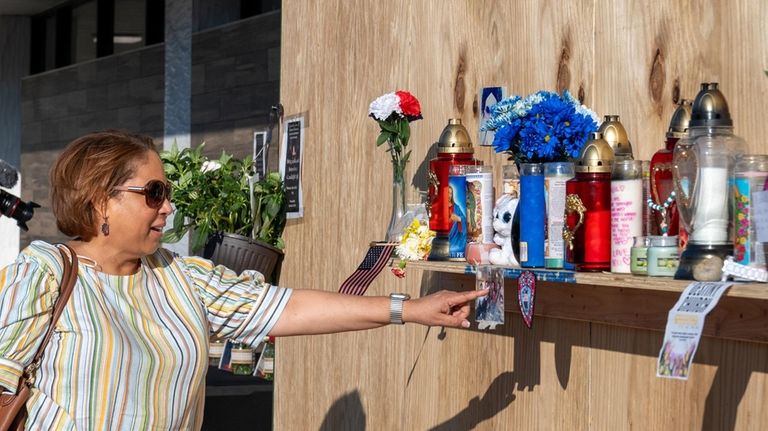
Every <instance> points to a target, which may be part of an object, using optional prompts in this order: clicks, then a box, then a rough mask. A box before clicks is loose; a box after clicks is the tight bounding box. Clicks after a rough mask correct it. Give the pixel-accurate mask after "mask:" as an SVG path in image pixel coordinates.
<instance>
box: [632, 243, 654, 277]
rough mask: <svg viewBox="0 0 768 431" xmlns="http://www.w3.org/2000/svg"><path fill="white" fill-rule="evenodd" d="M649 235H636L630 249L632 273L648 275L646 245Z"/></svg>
mask: <svg viewBox="0 0 768 431" xmlns="http://www.w3.org/2000/svg"><path fill="white" fill-rule="evenodd" d="M650 245H651V237H649V236H636V237H635V238H634V243H633V244H632V249H631V250H630V272H631V273H632V274H634V275H648V247H649V246H650Z"/></svg>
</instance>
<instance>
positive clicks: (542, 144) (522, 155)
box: [482, 90, 598, 164]
mask: <svg viewBox="0 0 768 431" xmlns="http://www.w3.org/2000/svg"><path fill="white" fill-rule="evenodd" d="M597 127H598V123H597V115H596V114H595V113H594V112H593V111H591V110H590V109H589V108H587V107H585V106H584V105H582V104H581V103H580V102H579V101H578V100H577V99H576V98H574V97H573V96H572V95H571V93H570V92H568V90H565V91H564V92H563V94H562V95H560V94H557V93H553V92H549V91H539V92H536V93H533V94H531V95H529V96H527V97H526V98H522V97H520V96H511V97H508V98H506V99H504V100H502V101H500V102H499V103H497V104H496V105H494V106H493V108H492V110H491V118H490V119H489V120H488V122H487V123H486V125H485V126H484V127H483V128H482V130H491V131H494V132H496V135H495V137H494V139H493V148H494V150H496V152H497V153H502V152H504V153H508V154H509V155H510V160H514V161H515V162H516V163H518V164H520V163H545V162H557V161H572V160H574V159H577V158H578V157H579V154H580V153H581V150H582V148H583V147H584V144H585V143H586V142H587V140H588V139H589V134H590V133H592V132H595V131H597Z"/></svg>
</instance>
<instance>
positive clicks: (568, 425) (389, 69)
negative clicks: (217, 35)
mask: <svg viewBox="0 0 768 431" xmlns="http://www.w3.org/2000/svg"><path fill="white" fill-rule="evenodd" d="M766 35H768V4H767V3H766V2H764V1H760V0H738V1H733V2H719V1H716V0H708V1H701V2H700V1H693V0H677V1H671V2H663V1H660V0H639V1H634V0H618V1H609V0H592V1H589V0H578V1H575V2H559V1H553V0H546V1H534V0H521V1H515V2H509V1H503V0H497V1H483V2H476V1H470V0H453V1H439V0H411V1H406V0H388V1H386V2H382V1H374V0H357V1H354V2H350V1H343V0H283V2H282V40H281V90H280V98H281V101H282V103H283V104H284V106H285V109H286V114H287V115H292V114H297V113H305V114H306V117H307V120H308V127H307V129H306V130H305V132H306V134H305V136H306V147H305V154H304V167H303V185H304V204H305V217H304V218H303V219H300V220H297V221H291V222H290V223H289V225H288V227H287V229H286V233H285V237H286V243H287V249H286V252H287V253H286V258H285V262H284V272H283V275H282V281H283V283H284V284H285V285H287V286H292V287H299V288H319V289H325V290H337V289H338V285H339V284H340V283H341V282H342V281H343V280H344V278H345V277H346V276H347V275H348V274H350V273H351V272H353V271H354V269H355V268H356V266H357V265H358V263H359V262H360V259H362V257H363V255H364V253H365V250H366V249H367V246H368V243H369V242H370V241H372V240H377V239H381V238H382V237H383V236H384V231H385V228H386V225H387V222H388V219H389V211H390V202H391V195H390V194H391V192H390V190H391V189H390V184H391V167H390V162H389V158H388V155H387V154H386V153H385V152H384V150H383V148H375V145H374V142H375V140H376V136H377V134H378V128H377V127H376V124H375V123H374V122H373V121H372V120H371V119H370V118H368V117H367V108H368V104H369V103H370V102H371V101H372V100H373V99H374V98H375V97H377V96H379V95H381V94H383V93H386V92H389V91H393V90H396V89H405V90H409V91H411V92H412V93H413V94H415V95H416V96H417V97H418V98H419V100H420V101H421V103H422V110H423V113H424V119H423V120H421V121H418V122H415V123H412V125H411V126H412V137H411V144H410V147H409V148H411V149H412V150H413V154H412V156H411V163H410V165H409V166H408V169H407V172H406V175H407V178H409V179H410V181H409V183H410V184H411V187H409V189H408V192H407V195H408V199H409V200H410V201H417V199H418V196H419V195H418V190H419V189H421V190H424V189H425V183H426V181H425V175H426V167H425V166H426V163H427V162H428V160H429V159H430V158H432V157H434V155H435V149H434V143H435V141H436V140H437V138H438V137H439V135H440V132H441V131H442V129H443V127H444V126H445V124H446V123H447V120H448V119H449V118H461V119H462V120H463V122H464V124H465V125H466V126H467V129H468V130H469V132H470V136H472V137H473V138H475V137H476V136H477V133H478V112H477V106H476V93H477V92H478V90H479V87H481V86H485V85H504V86H506V87H507V90H508V92H509V93H510V94H528V93H530V92H533V91H536V90H539V89H548V90H560V89H563V88H566V87H567V88H570V89H571V90H572V91H573V92H574V94H577V95H579V96H580V97H582V98H583V99H584V102H585V103H586V104H587V105H588V106H590V107H591V108H592V109H594V110H595V111H596V112H597V113H598V114H599V115H600V116H602V115H605V114H618V115H620V116H621V121H622V123H623V124H624V125H625V127H626V129H627V131H628V133H629V136H630V140H631V141H632V144H633V146H634V148H635V155H636V157H637V158H643V159H648V158H650V156H651V155H652V154H653V152H655V151H656V150H657V149H659V148H661V146H662V143H663V141H664V133H665V132H666V129H667V127H668V122H669V118H670V116H671V114H672V111H673V109H674V105H673V101H674V100H675V99H678V98H680V97H686V98H692V97H693V96H695V94H696V92H697V91H698V88H699V84H700V83H701V82H703V81H718V82H720V84H721V89H722V91H723V92H724V94H725V96H726V97H727V99H728V102H729V105H730V109H731V113H732V115H733V118H734V121H735V127H736V133H737V134H739V135H741V136H742V137H744V138H745V139H746V140H747V143H748V145H749V148H750V150H751V151H753V152H757V153H768V144H766V141H765V139H764V136H766V135H768V122H766V121H765V112H768V97H767V96H768V78H766V77H765V76H764V74H763V72H762V70H763V69H765V68H766V67H767V65H768V49H766V48H768V39H766ZM475 139H476V138H475ZM476 157H477V158H479V159H481V160H483V161H484V162H485V163H486V164H489V165H492V166H493V167H494V175H495V180H496V181H497V184H500V182H498V181H500V179H501V166H502V165H503V164H504V163H505V157H504V156H503V155H498V154H494V153H493V151H492V149H490V148H477V149H476ZM603 281H604V280H603ZM598 282H602V281H600V280H598ZM467 283H468V282H467V277H465V276H462V275H450V274H449V275H440V274H435V273H432V272H430V271H425V270H422V269H419V268H412V269H410V270H409V275H408V277H407V278H406V280H405V281H401V280H397V279H395V278H394V277H392V276H390V275H389V274H386V273H382V275H381V276H380V277H379V279H377V280H376V282H374V284H373V285H372V286H371V288H370V289H369V294H379V295H384V294H388V293H389V292H392V291H405V292H409V293H411V294H412V295H419V294H423V293H425V292H427V291H431V290H437V289H439V288H443V287H449V288H455V289H468V288H470V286H469V285H468V284H467ZM617 283H619V282H617ZM598 284H599V283H598ZM598 284H591V286H593V288H594V287H595V286H598ZM677 288H679V287H675V288H673V289H671V290H675V289H677ZM648 290H649V291H650V295H651V297H653V296H654V295H656V293H653V292H655V288H654V289H648ZM605 291H606V292H610V290H605ZM669 295H671V296H670V298H669V299H667V301H672V298H673V297H674V294H673V293H670V294H669ZM603 299H605V298H603ZM649 301H652V300H650V299H649ZM662 305H663V304H662ZM656 306H657V307H659V308H664V307H662V306H661V305H659V303H656ZM713 316H714V315H713ZM588 317H589V316H586V318H588ZM507 318H508V319H510V322H511V323H510V324H509V325H507V326H505V327H504V328H503V329H500V330H499V331H497V332H495V333H477V332H475V331H459V330H449V331H446V333H445V334H444V336H442V335H441V336H439V335H438V334H439V332H440V331H439V329H438V328H432V329H430V330H429V332H428V333H427V329H426V328H423V327H416V326H411V325H406V326H405V327H401V328H394V327H393V328H384V329H379V330H375V331H367V332H360V333H351V334H339V335H332V336H322V337H296V338H286V339H281V340H279V341H278V344H277V355H278V359H277V369H276V386H275V388H276V392H275V421H274V424H275V429H280V430H283V429H285V430H292V429H328V430H330V429H334V430H336V429H342V430H344V429H349V430H358V429H368V430H379V429H382V430H411V429H430V428H435V427H436V428H437V429H444V430H448V429H457V430H458V429H467V428H469V427H471V426H475V429H480V430H483V429H516V428H518V427H520V426H529V427H530V429H569V430H571V429H573V430H584V429H596V430H597V429H643V430H645V429H654V430H657V429H658V430H663V429H673V428H674V429H748V430H749V429H761V428H762V427H761V426H760V424H765V423H768V420H766V419H765V416H764V415H765V413H764V409H763V408H762V406H760V405H759V404H760V401H761V400H763V399H764V398H762V397H763V396H764V395H765V394H764V391H765V389H764V388H765V387H766V385H765V383H766V382H765V375H766V365H765V364H766V355H767V354H766V350H765V347H764V346H765V345H764V344H760V343H744V342H738V341H730V340H720V339H714V338H709V337H706V338H705V342H703V343H702V345H701V350H700V352H699V354H698V355H697V362H696V365H695V367H694V371H693V373H694V374H693V375H692V381H690V382H688V383H680V382H669V381H666V380H658V379H656V378H655V376H654V374H653V368H652V364H653V361H654V356H655V354H656V353H657V352H658V350H657V349H658V348H659V347H660V344H661V341H660V340H661V333H660V332H658V331H648V330H645V329H633V328H627V327H622V326H615V325H613V324H611V325H606V324H598V323H589V322H586V321H580V320H570V319H568V318H562V316H561V317H547V316H546V315H541V316H538V317H537V318H536V321H535V323H534V325H535V326H534V329H533V330H531V331H529V330H527V329H525V328H524V327H523V326H522V325H520V322H519V316H518V315H517V314H514V313H510V314H507ZM652 319H657V320H658V319H662V320H663V319H664V317H663V316H662V317H660V318H659V317H658V316H652ZM654 325H656V323H654ZM441 337H442V339H441ZM654 351H655V352H654ZM744 363H746V364H747V366H746V369H747V370H749V371H744V369H743V367H742V365H743V364H744ZM409 377H410V383H409ZM729 379H735V380H734V381H735V382H736V385H734V386H733V387H729V386H728V382H729V381H730V380H729ZM512 396H513V397H514V398H512ZM510 400H511V401H510ZM673 412H681V413H680V416H679V418H677V419H676V418H673V416H672V415H673ZM709 424H712V425H709Z"/></svg>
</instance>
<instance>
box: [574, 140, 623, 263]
mask: <svg viewBox="0 0 768 431" xmlns="http://www.w3.org/2000/svg"><path fill="white" fill-rule="evenodd" d="M612 166H613V150H612V149H611V147H610V145H608V142H606V141H605V140H604V139H603V137H602V134H600V133H599V132H596V133H593V134H592V138H591V139H590V140H589V141H588V142H587V144H586V145H585V146H584V149H583V150H582V152H581V156H580V157H579V160H578V162H577V163H576V176H575V177H574V178H572V179H570V180H568V182H566V183H565V193H566V197H565V226H564V227H563V239H564V240H565V241H566V244H567V247H568V248H567V250H566V260H567V261H568V262H570V263H572V264H574V265H575V267H576V270H577V271H608V270H609V269H610V268H611V170H612Z"/></svg>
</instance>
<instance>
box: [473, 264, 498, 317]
mask: <svg viewBox="0 0 768 431" xmlns="http://www.w3.org/2000/svg"><path fill="white" fill-rule="evenodd" d="M475 287H476V289H478V290H482V289H488V295H486V296H482V297H480V298H477V299H476V300H475V321H477V326H478V329H491V330H493V329H496V325H500V324H501V325H503V324H504V268H500V267H497V266H492V265H480V266H478V267H477V278H476V281H475Z"/></svg>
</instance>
